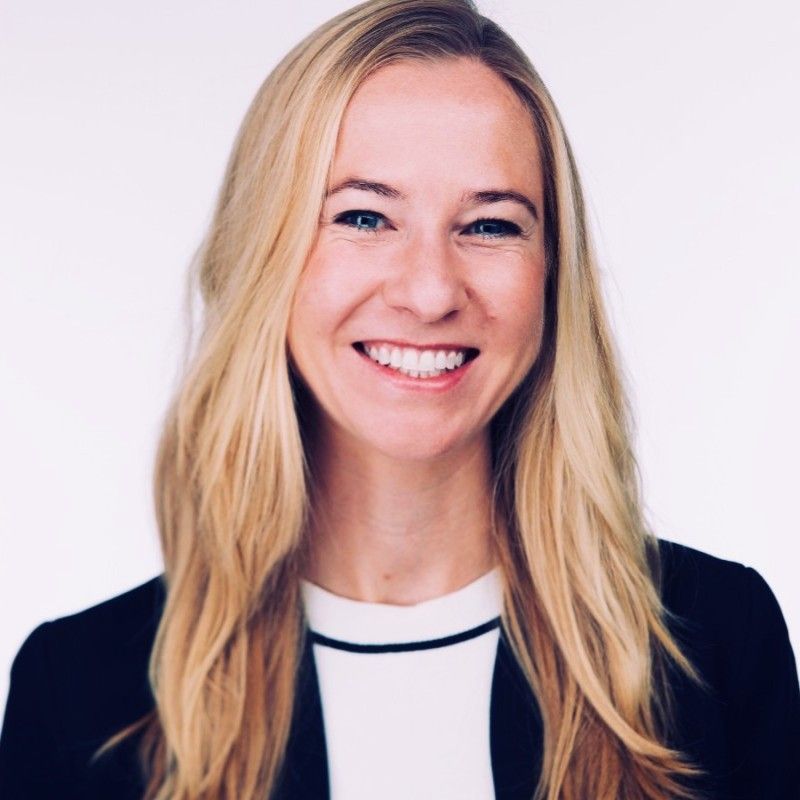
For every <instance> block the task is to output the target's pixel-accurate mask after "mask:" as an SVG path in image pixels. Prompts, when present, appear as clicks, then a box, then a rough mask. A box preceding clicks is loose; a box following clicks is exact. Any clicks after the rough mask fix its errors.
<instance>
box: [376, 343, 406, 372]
mask: <svg viewBox="0 0 800 800" xmlns="http://www.w3.org/2000/svg"><path fill="white" fill-rule="evenodd" d="M417 352H418V351H417V350H414V349H412V348H411V347H406V348H405V349H404V350H403V369H416V368H417ZM370 355H371V354H370Z"/></svg>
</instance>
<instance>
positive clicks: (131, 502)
mask: <svg viewBox="0 0 800 800" xmlns="http://www.w3.org/2000/svg"><path fill="white" fill-rule="evenodd" d="M349 5H350V3H348V2H334V1H333V0H329V1H328V2H297V3H291V4H279V3H273V2H266V0H263V1H262V2H260V3H255V2H244V0H237V1H236V2H232V1H231V0H226V1H225V2H198V0H194V1H193V2H189V1H188V0H180V2H163V0H159V2H154V0H139V2H137V3H129V2H126V3H122V2H107V1H104V2H100V0H75V2H71V3H60V2H55V0H45V1H44V2H33V1H32V0H5V2H4V3H3V5H2V8H1V9H0V109H2V111H1V112H0V113H2V124H1V125H0V174H2V179H0V228H1V229H2V235H1V236H0V269H2V292H0V336H1V337H2V347H0V382H1V383H2V392H0V441H1V442H2V455H0V493H1V496H0V620H1V621H0V702H2V701H3V700H4V698H5V693H6V688H7V672H8V667H9V665H10V663H11V660H12V657H13V655H14V653H15V652H16V650H17V648H18V647H19V645H20V644H21V642H22V640H23V638H24V637H25V636H26V635H27V633H28V632H29V631H30V630H31V629H32V628H33V627H34V626H35V625H36V624H37V623H39V622H40V621H42V620H45V619H51V618H54V617H57V616H60V615H63V614H66V613H69V612H73V611H77V610H79V609H82V608H85V607H86V606H88V605H90V604H93V603H96V602H98V601H100V600H103V599H105V598H107V597H109V596H111V595H114V594H117V593H119V592H121V591H123V590H125V589H127V588H129V587H131V586H134V585H135V584H137V583H139V582H142V581H144V580H146V579H148V578H150V577H152V576H153V575H155V574H156V573H157V572H159V571H160V565H159V553H158V547H157V543H156V531H155V524H154V518H153V513H152V505H151V500H150V473H151V465H152V459H153V454H154V449H155V444H156V439H157V436H158V433H159V428H160V420H161V416H162V413H163V411H164V408H165V407H166V404H167V401H168V398H169V396H170V392H171V389H172V386H173V383H174V380H175V374H176V366H177V364H178V360H179V356H180V351H181V346H182V341H183V340H182V336H183V334H182V317H181V302H182V294H181V292H182V286H183V276H184V273H185V269H186V266H187V263H188V261H189V258H190V256H191V254H192V252H193V250H194V248H195V246H196V245H197V243H198V242H199V240H200V237H201V235H202V233H203V230H204V228H205V226H206V224H207V223H208V220H209V216H210V211H211V207H212V202H213V199H214V195H215V192H216V190H217V187H218V184H219V182H220V179H221V176H222V170H223V166H224V163H225V160H226V158H227V155H228V152H229V149H230V146H231V143H232V140H233V137H234V134H235V131H236V129H237V127H238V125H239V122H240V120H241V118H242V115H243V114H244V111H245V108H246V107H247V105H248V103H249V101H250V99H251V97H252V96H253V94H254V92H255V90H256V88H257V87H258V85H259V84H260V82H261V81H262V79H263V78H264V76H265V75H266V74H267V72H268V70H269V69H270V68H271V67H272V66H273V65H274V64H275V63H276V62H277V60H278V59H279V58H280V56H281V55H282V54H283V53H284V52H286V50H287V49H288V48H289V47H290V46H291V45H293V44H294V43H295V42H296V41H298V40H299V39H300V38H301V37H302V36H303V35H305V34H306V33H307V32H308V31H310V30H311V29H312V28H313V27H315V26H316V24H318V23H319V22H322V21H323V20H325V19H327V18H328V17H330V16H331V15H332V14H333V13H335V12H338V11H340V10H342V9H344V8H345V7H347V6H349ZM479 6H480V8H481V9H482V10H483V11H484V13H488V14H489V15H491V16H493V17H494V18H495V19H497V20H498V21H499V22H500V23H501V24H503V25H504V26H506V27H507V29H508V30H509V31H510V32H511V33H512V34H513V35H514V36H516V37H517V38H518V40H519V41H520V42H521V44H522V45H523V46H524V47H525V49H526V51H527V52H528V53H529V54H530V55H531V58H532V60H533V62H534V64H536V65H537V67H538V69H539V71H540V73H541V74H542V77H543V78H544V80H545V82H546V83H547V84H548V86H549V87H550V90H551V92H552V93H553V95H554V97H555V99H556V102H557V104H558V105H559V107H560V109H561V112H562V115H563V118H564V121H565V124H566V127H567V130H568V132H569V134H570V136H571V140H572V142H573V145H574V147H575V150H576V153H577V157H578V162H579V166H580V168H581V170H582V174H583V178H584V181H585V186H586V190H587V193H588V196H589V201H590V205H591V209H592V217H593V222H594V225H595V231H596V235H597V241H598V245H599V249H600V253H601V256H602V261H603V272H604V281H605V290H606V294H607V299H608V303H609V307H610V311H611V314H612V317H613V322H614V325H615V329H616V332H617V335H618V338H619V343H620V348H621V350H622V353H623V357H624V360H625V366H626V372H627V374H628V376H629V381H630V388H631V393H632V396H633V400H634V405H635V409H636V414H637V419H638V427H639V431H640V433H639V435H638V440H637V446H638V452H639V456H640V460H641V466H642V471H643V476H644V484H645V491H646V497H647V501H648V508H649V511H650V518H651V520H652V523H653V525H654V527H655V529H656V532H657V533H658V534H659V535H660V536H663V537H665V538H670V539H674V540H677V541H680V542H683V543H686V544H689V545H692V546H694V547H697V548H699V549H702V550H705V551H707V552H710V553H713V554H715V555H719V556H722V557H725V558H729V559H733V560H736V561H740V562H744V563H746V564H749V565H752V566H754V567H756V568H757V569H758V570H759V571H760V572H761V574H762V575H764V577H765V578H766V579H767V581H768V582H769V583H770V585H771V586H772V588H773V590H774V591H775V594H776V595H777V597H778V599H779V601H780V603H781V605H782V607H783V610H784V614H785V617H786V619H787V622H788V624H789V628H790V631H791V634H792V638H793V642H794V646H795V650H796V651H797V650H798V646H800V592H799V591H798V553H799V552H800V548H799V546H798V532H799V531H800V525H798V521H797V495H798V486H797V484H798V467H797V458H798V452H799V451H800V425H799V424H798V420H797V415H798V409H800V381H799V380H798V374H797V373H798V356H797V351H798V344H800V323H799V322H798V316H799V315H798V299H799V298H800V258H799V257H798V256H799V255H800V247H799V246H798V227H800V188H799V187H800V158H798V154H797V148H798V142H800V117H799V116H798V103H797V94H796V91H797V80H798V73H800V70H799V69H798V67H799V66H800V64H799V63H798V56H797V41H798V40H800V21H799V20H798V12H797V11H796V10H795V9H796V8H797V6H796V4H795V3H793V2H790V1H789V0H786V2H779V0H766V1H765V2H762V3H760V4H759V5H758V10H757V11H756V10H755V5H754V4H753V3H750V2H748V3H744V2H736V1H735V0H705V1H704V2H703V1H702V0H701V2H697V0H679V1H678V2H672V3H655V2H634V1H633V0H630V1H629V2H626V1H625V0H607V2H603V3H589V2H579V1H578V0H492V1H491V2H489V0H486V2H480V3H479Z"/></svg>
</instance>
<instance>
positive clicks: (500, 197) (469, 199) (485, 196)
mask: <svg viewBox="0 0 800 800" xmlns="http://www.w3.org/2000/svg"><path fill="white" fill-rule="evenodd" d="M345 189H360V190H361V191H362V192H374V193H375V194H377V195H379V196H380V197H388V198H389V199H390V200H405V199H406V197H405V195H404V194H403V193H402V192H401V191H400V190H399V189H395V188H394V187H393V186H389V185H388V184H386V183H380V182H379V181H369V180H365V179H364V178H347V179H346V180H343V181H341V182H340V183H337V184H336V186H333V187H332V188H331V189H329V190H328V191H327V192H326V193H325V199H327V198H329V197H331V196H332V195H335V194H338V193H339V192H343V191H344V190H345ZM504 201H511V202H512V203H519V204H520V205H521V206H523V207H524V208H525V209H526V210H527V211H528V213H529V214H530V215H531V216H532V217H533V218H534V219H535V220H537V221H538V219H539V211H538V210H537V208H536V204H535V203H534V202H533V200H531V199H530V198H529V197H526V196H525V195H524V194H522V192H516V191H514V190H513V189H482V190H481V191H476V192H464V194H462V195H461V202H462V203H468V204H469V205H472V206H476V205H483V204H484V203H502V202H504Z"/></svg>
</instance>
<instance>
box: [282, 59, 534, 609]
mask: <svg viewBox="0 0 800 800" xmlns="http://www.w3.org/2000/svg"><path fill="white" fill-rule="evenodd" d="M354 178H358V179H360V180H364V181H370V182H380V183H382V184H385V185H388V186H390V187H392V188H393V189H395V190H397V193H398V194H400V195H401V196H400V197H386V196H382V195H381V194H380V193H378V192H376V191H373V190H370V189H368V188H363V187H362V188H358V187H352V186H351V187H347V188H343V189H339V190H336V189H337V187H341V184H342V183H343V182H344V181H347V180H350V179H354ZM489 189H492V190H503V191H513V192H517V193H519V194H520V195H523V196H524V197H525V198H527V199H528V200H529V201H530V203H531V204H532V205H533V206H534V211H533V213H532V211H531V209H530V208H528V207H526V205H525V204H523V203H521V202H517V201H515V200H509V199H505V200H502V201H500V202H487V201H486V200H485V199H483V201H482V202H475V200H474V198H473V199H472V200H469V201H468V200H465V197H466V195H468V194H469V193H470V192H475V191H485V190H489ZM328 192H329V194H328V197H327V198H326V200H325V203H324V206H323V209H322V214H321V218H320V225H319V230H318V235H317V239H316V242H315V244H314V246H313V248H312V251H311V253H310V256H309V259H308V262H307V264H306V266H305V270H304V272H303V275H302V277H301V281H300V284H299V286H298V289H297V292H296V295H295V301H294V305H293V308H292V314H291V317H290V324H289V334H288V345H289V353H290V358H291V361H292V364H293V368H294V369H296V370H297V371H298V372H299V374H300V376H301V378H302V380H303V381H304V382H305V384H306V385H307V386H308V388H309V389H310V390H311V393H312V395H313V397H314V398H315V401H316V405H317V408H318V419H317V423H316V424H315V426H314V439H313V446H312V456H311V458H312V463H313V465H314V472H315V481H314V488H313V492H314V496H313V503H314V508H315V514H314V515H313V518H312V522H311V530H310V531H309V534H310V535H309V537H308V541H309V542H310V546H309V551H308V557H307V560H306V563H305V565H304V575H305V577H306V578H307V579H308V580H311V581H312V582H314V583H316V584H318V585H320V586H322V587H324V588H326V589H328V590H329V591H332V592H334V593H336V594H339V595H342V596H344V597H350V598H353V599H357V600H365V601H370V602H382V603H394V604H411V603H417V602H420V601H423V600H427V599H430V598H433V597H438V596H441V595H443V594H446V593H448V592H452V591H455V590H456V589H458V588H460V587H462V586H464V585H466V584H467V583H469V582H471V581H472V580H475V579H476V578H478V577H480V576H481V575H483V574H484V573H485V572H487V571H488V570H489V569H491V567H492V566H493V565H494V563H495V561H496V559H495V555H494V553H493V549H492V545H491V535H490V508H491V469H490V446H489V428H488V426H489V423H490V421H491V419H492V417H493V416H494V414H495V413H496V411H497V410H498V409H499V408H500V406H501V405H502V403H503V402H504V401H505V400H506V399H507V398H508V396H509V395H510V394H511V392H512V391H513V390H514V388H515V387H516V386H517V385H518V384H519V382H520V381H521V380H522V379H523V377H524V376H525V375H526V373H527V372H528V370H529V369H530V367H531V366H532V364H533V363H534V361H535V359H536V356H537V354H538V352H539V348H540V344H541V336H542V324H543V306H544V301H543V295H544V277H545V249H544V228H543V180H542V169H541V164H540V160H539V155H538V144H537V137H536V134H535V131H534V128H533V124H532V122H531V119H530V116H529V114H528V113H527V111H526V110H525V108H524V106H523V105H522V103H521V101H520V100H519V99H518V98H517V97H516V95H515V94H514V92H513V91H512V90H511V88H510V87H509V86H508V85H507V84H506V83H505V82H504V81H503V80H502V79H501V78H500V77H499V76H498V75H496V74H495V73H494V72H493V71H492V70H491V69H489V68H488V67H486V66H485V65H483V64H481V63H479V62H476V61H473V60H468V59H456V60H449V61H440V62H437V63H435V64H422V63H415V62H410V61H409V62H400V63H396V64H392V65H389V66H387V67H383V68H382V69H380V70H379V71H377V72H376V73H374V74H373V75H372V76H371V77H370V78H369V79H367V80H366V81H365V82H364V83H363V84H362V85H361V87H360V88H359V89H358V90H357V92H356V93H355V95H354V96H353V98H352V99H351V101H350V103H349V105H348V108H347V110H346V112H345V116H344V119H343V124H342V127H341V129H340V133H339V138H338V140H337V147H336V152H335V156H334V161H333V168H332V175H331V180H330V183H329V186H328ZM353 211H359V212H362V213H361V215H359V214H353V213H349V214H348V213H347V212H353ZM534 214H536V215H538V219H537V218H536V216H534ZM486 219H489V220H495V221H499V222H490V223H486V222H484V223H479V222H478V221H479V220H486ZM380 340H390V341H402V342H408V343H418V344H432V343H445V342H448V343H463V344H464V345H467V346H471V347H475V348H478V349H479V350H480V355H479V356H478V358H477V359H475V361H474V362H473V363H471V364H470V366H469V369H468V370H467V371H465V373H464V376H463V378H462V380H461V381H460V382H459V383H458V384H457V385H456V386H454V387H452V388H450V389H448V390H447V391H439V392H434V391H425V390H420V388H419V387H418V386H417V387H416V388H409V387H408V386H400V385H399V384H398V383H397V382H396V381H392V380H390V379H387V377H386V376H385V375H384V374H382V373H381V372H380V370H378V369H376V368H375V366H374V365H373V364H372V362H370V361H369V360H367V359H365V357H364V356H363V355H360V354H359V353H358V352H356V350H354V348H353V343H354V342H362V341H380Z"/></svg>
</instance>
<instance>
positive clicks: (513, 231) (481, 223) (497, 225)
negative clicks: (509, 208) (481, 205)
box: [467, 219, 522, 239]
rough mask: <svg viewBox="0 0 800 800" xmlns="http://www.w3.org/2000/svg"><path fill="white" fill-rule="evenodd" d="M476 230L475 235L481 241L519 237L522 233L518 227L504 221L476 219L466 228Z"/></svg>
mask: <svg viewBox="0 0 800 800" xmlns="http://www.w3.org/2000/svg"><path fill="white" fill-rule="evenodd" d="M469 229H476V230H475V233H477V234H478V236H480V237H481V238H483V239H500V238H502V237H504V236H519V234H520V233H521V232H522V231H521V229H520V227H519V225H515V224H514V223H513V222H509V221H508V220H505V219H476V220H475V222H473V223H472V224H471V225H470V226H469V227H468V228H467V230H469Z"/></svg>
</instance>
